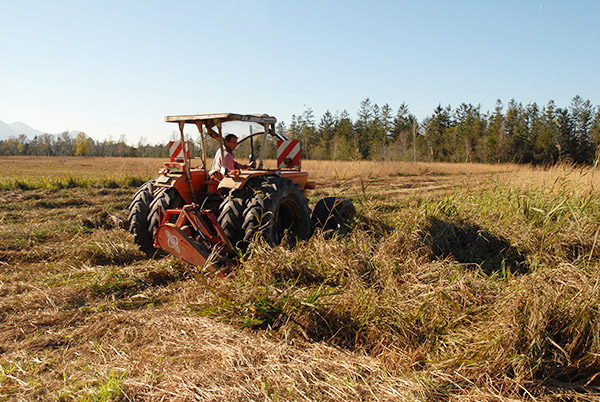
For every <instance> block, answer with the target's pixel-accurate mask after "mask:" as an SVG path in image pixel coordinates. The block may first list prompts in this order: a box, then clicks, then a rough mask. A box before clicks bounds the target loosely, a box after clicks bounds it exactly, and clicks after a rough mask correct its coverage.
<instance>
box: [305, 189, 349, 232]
mask: <svg viewBox="0 0 600 402" xmlns="http://www.w3.org/2000/svg"><path fill="white" fill-rule="evenodd" d="M355 216H356V208H354V204H353V203H352V201H350V200H349V199H347V198H339V197H326V198H323V199H321V200H319V202H317V205H315V208H314V209H313V213H312V217H311V219H310V220H311V225H312V228H313V231H314V230H316V229H322V230H323V232H324V233H325V236H326V237H331V236H332V235H333V234H340V235H344V234H348V233H349V232H350V230H351V224H352V221H353V220H354V217H355Z"/></svg>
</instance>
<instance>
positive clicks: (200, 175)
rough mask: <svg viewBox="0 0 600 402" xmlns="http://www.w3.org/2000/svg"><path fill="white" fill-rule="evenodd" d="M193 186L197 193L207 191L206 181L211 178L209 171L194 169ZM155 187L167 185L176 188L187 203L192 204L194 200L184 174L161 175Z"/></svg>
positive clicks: (192, 172) (192, 174)
mask: <svg viewBox="0 0 600 402" xmlns="http://www.w3.org/2000/svg"><path fill="white" fill-rule="evenodd" d="M190 173H191V176H192V188H193V189H194V192H195V193H196V194H200V193H203V192H205V191H206V182H207V181H208V180H209V178H208V173H207V172H206V171H205V170H201V169H198V170H192V171H191V172H190ZM155 183H156V184H155V187H167V188H171V187H173V188H175V190H177V192H178V193H179V194H180V195H181V198H183V201H184V203H185V204H191V203H192V202H193V199H192V195H191V194H190V188H189V186H188V184H187V182H186V179H185V175H184V174H173V173H168V174H165V175H161V176H159V177H158V178H157V179H156V182H155Z"/></svg>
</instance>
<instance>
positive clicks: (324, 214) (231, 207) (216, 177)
mask: <svg viewBox="0 0 600 402" xmlns="http://www.w3.org/2000/svg"><path fill="white" fill-rule="evenodd" d="M165 121H167V122H173V123H177V125H178V126H179V132H180V137H181V141H180V142H179V143H178V144H180V145H181V146H182V148H183V149H182V152H181V156H180V157H177V158H173V157H172V158H171V161H170V162H165V163H164V165H163V168H162V169H161V170H160V172H159V173H160V175H159V176H158V177H157V178H156V179H152V180H150V181H148V182H146V183H145V184H144V185H142V187H140V188H139V190H138V191H137V192H136V194H135V196H134V198H133V202H132V203H131V205H130V207H129V231H130V232H131V233H132V234H133V236H134V241H135V243H136V244H137V245H138V246H139V248H140V250H142V251H143V252H145V253H146V254H147V255H148V256H152V255H154V254H155V253H156V251H157V249H160V250H163V251H165V252H167V253H169V254H172V255H174V256H177V257H179V258H181V259H183V260H185V261H187V262H189V263H191V264H193V265H197V266H212V265H221V266H222V265H226V264H227V263H228V262H229V261H231V258H232V257H234V256H235V254H236V253H234V252H233V251H234V249H236V248H237V249H238V250H241V251H243V250H245V249H246V248H247V247H248V245H249V244H250V243H251V242H252V241H254V240H256V239H257V238H259V237H262V238H263V239H264V240H265V241H266V242H267V243H269V244H271V245H278V244H280V243H281V242H282V241H284V240H285V241H286V242H287V243H288V244H289V245H293V244H294V243H295V242H297V241H299V240H304V239H307V238H308V237H309V236H310V235H311V234H312V232H313V231H314V230H315V229H317V228H322V229H323V230H325V231H327V232H329V233H332V232H345V231H347V230H348V229H349V224H350V222H351V220H352V219H353V218H354V216H355V214H356V211H355V208H354V205H353V204H352V202H351V201H350V200H348V199H344V198H336V197H327V198H324V199H322V200H320V201H319V202H318V203H317V204H316V206H315V208H314V210H313V211H312V214H311V211H310V209H309V206H308V199H307V198H306V195H305V193H306V190H309V189H313V188H315V182H314V181H311V180H309V179H308V172H303V171H302V170H301V169H300V144H299V142H298V141H295V140H288V139H287V138H285V137H284V136H282V135H280V134H277V133H276V132H275V123H276V122H277V120H276V119H275V118H274V117H272V116H269V115H240V114H233V113H225V114H211V115H193V116H167V117H166V118H165ZM186 124H191V125H193V126H196V127H197V129H198V131H199V133H200V141H199V142H200V148H201V149H200V150H201V156H200V158H199V159H200V166H198V167H192V166H191V164H192V161H193V160H194V159H190V158H189V148H188V145H187V142H186V141H185V138H184V137H185V136H184V127H185V126H186ZM228 124H229V125H230V126H231V125H233V126H235V127H237V128H238V129H239V127H240V126H244V125H248V126H249V127H250V131H249V132H250V135H248V136H246V137H245V138H242V139H241V140H240V141H239V143H240V144H241V143H242V142H244V141H246V140H250V149H251V154H250V166H253V167H251V168H248V169H242V170H237V169H236V170H233V171H227V169H226V168H224V167H223V168H221V171H220V173H221V174H215V172H211V169H210V168H209V166H208V165H207V155H206V153H207V147H206V145H207V144H206V140H207V138H206V137H210V138H211V139H213V140H216V141H218V142H219V149H220V151H218V152H220V153H221V160H224V159H225V158H224V152H225V151H224V147H225V145H224V130H225V128H226V127H225V126H227V125H228ZM253 128H254V129H256V130H257V131H253ZM268 135H270V136H272V137H274V138H276V139H277V150H278V167H277V168H276V169H268V168H265V167H263V164H264V153H265V148H266V146H267V136H268ZM255 140H258V142H259V143H260V146H257V147H256V148H258V150H259V152H260V156H259V158H258V160H256V158H255V157H254V152H255V151H256V150H255V146H254V144H255Z"/></svg>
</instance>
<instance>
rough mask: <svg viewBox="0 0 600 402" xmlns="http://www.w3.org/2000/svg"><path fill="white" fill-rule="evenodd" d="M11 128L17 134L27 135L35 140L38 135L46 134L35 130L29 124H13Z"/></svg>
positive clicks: (10, 125)
mask: <svg viewBox="0 0 600 402" xmlns="http://www.w3.org/2000/svg"><path fill="white" fill-rule="evenodd" d="M9 127H10V128H12V130H13V131H14V132H15V133H17V134H25V135H26V136H27V137H29V138H33V137H35V136H36V135H42V134H44V133H43V132H42V131H40V130H36V129H35V128H31V127H29V126H28V125H27V124H25V123H23V122H20V121H18V122H16V123H13V124H9Z"/></svg>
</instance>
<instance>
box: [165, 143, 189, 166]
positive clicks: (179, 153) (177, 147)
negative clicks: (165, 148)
mask: <svg viewBox="0 0 600 402" xmlns="http://www.w3.org/2000/svg"><path fill="white" fill-rule="evenodd" d="M185 147H186V148H187V157H188V158H189V157H190V147H189V144H188V142H187V141H186V142H185ZM169 155H171V162H175V158H183V147H182V146H181V141H169Z"/></svg>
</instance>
